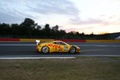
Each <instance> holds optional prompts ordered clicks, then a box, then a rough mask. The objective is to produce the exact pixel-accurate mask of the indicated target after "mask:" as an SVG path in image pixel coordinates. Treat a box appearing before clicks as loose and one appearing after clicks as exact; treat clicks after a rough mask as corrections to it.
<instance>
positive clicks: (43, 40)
mask: <svg viewBox="0 0 120 80" xmlns="http://www.w3.org/2000/svg"><path fill="white" fill-rule="evenodd" d="M36 40H40V42H49V41H53V40H54V39H20V42H36Z"/></svg>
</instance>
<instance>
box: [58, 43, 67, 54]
mask: <svg viewBox="0 0 120 80" xmlns="http://www.w3.org/2000/svg"><path fill="white" fill-rule="evenodd" d="M56 44H58V45H59V46H60V48H59V50H58V51H59V52H68V50H69V46H68V45H67V44H65V43H64V42H56Z"/></svg>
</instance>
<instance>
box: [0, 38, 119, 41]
mask: <svg viewBox="0 0 120 80" xmlns="http://www.w3.org/2000/svg"><path fill="white" fill-rule="evenodd" d="M36 40H40V41H41V42H49V41H54V40H61V41H64V42H120V40H79V39H25V38H0V42H35V41H36Z"/></svg>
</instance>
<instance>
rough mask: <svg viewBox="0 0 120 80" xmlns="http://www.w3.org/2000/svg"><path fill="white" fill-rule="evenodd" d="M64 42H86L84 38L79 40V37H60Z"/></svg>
mask: <svg viewBox="0 0 120 80" xmlns="http://www.w3.org/2000/svg"><path fill="white" fill-rule="evenodd" d="M60 40H61V41H64V42H86V40H79V39H60Z"/></svg>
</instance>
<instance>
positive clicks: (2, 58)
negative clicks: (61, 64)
mask: <svg viewBox="0 0 120 80" xmlns="http://www.w3.org/2000/svg"><path fill="white" fill-rule="evenodd" d="M72 58H75V57H0V59H72Z"/></svg>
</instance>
